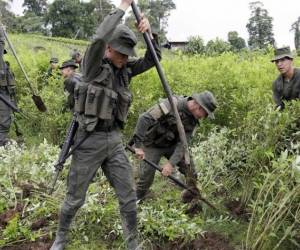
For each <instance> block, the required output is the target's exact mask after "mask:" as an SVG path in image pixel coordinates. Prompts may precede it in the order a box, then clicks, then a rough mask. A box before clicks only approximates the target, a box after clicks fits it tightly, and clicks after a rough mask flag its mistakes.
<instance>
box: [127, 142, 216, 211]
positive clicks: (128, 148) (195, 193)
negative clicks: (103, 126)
mask: <svg viewBox="0 0 300 250" xmlns="http://www.w3.org/2000/svg"><path fill="white" fill-rule="evenodd" d="M125 149H127V150H129V151H130V152H131V153H133V154H135V150H134V148H133V147H131V146H129V145H128V144H127V145H126V146H125ZM143 161H144V162H146V163H148V164H149V165H150V166H151V167H153V168H155V169H156V170H158V171H159V172H162V168H161V167H160V166H158V165H156V164H154V163H153V162H152V161H149V160H148V159H143ZM167 177H168V178H169V179H171V180H172V181H174V182H175V183H176V184H177V185H178V186H180V187H182V188H184V189H186V190H187V191H189V192H190V193H191V194H192V195H195V196H197V197H199V199H200V200H202V201H203V202H205V203H206V204H207V205H209V206H210V207H212V208H213V209H215V210H217V207H216V206H215V205H214V204H212V203H211V202H209V201H208V200H206V199H205V198H203V197H202V195H199V194H198V193H197V192H195V191H194V190H193V189H192V188H190V187H188V186H187V185H186V184H185V183H183V182H182V181H180V180H178V179H176V178H175V177H174V176H172V175H168V176H167Z"/></svg>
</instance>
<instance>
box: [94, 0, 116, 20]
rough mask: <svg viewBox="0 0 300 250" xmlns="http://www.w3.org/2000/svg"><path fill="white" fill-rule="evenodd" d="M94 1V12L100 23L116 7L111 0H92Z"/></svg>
mask: <svg viewBox="0 0 300 250" xmlns="http://www.w3.org/2000/svg"><path fill="white" fill-rule="evenodd" d="M91 2H92V3H94V6H95V9H94V13H95V16H96V19H97V21H98V22H99V23H102V22H103V20H104V18H105V17H106V16H107V15H108V14H109V13H110V12H111V11H112V10H113V9H114V7H115V6H114V5H113V4H112V3H111V1H110V0H91Z"/></svg>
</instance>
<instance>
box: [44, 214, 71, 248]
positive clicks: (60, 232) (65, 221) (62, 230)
mask: <svg viewBox="0 0 300 250" xmlns="http://www.w3.org/2000/svg"><path fill="white" fill-rule="evenodd" d="M73 217H74V215H66V214H64V213H63V212H61V214H60V216H59V223H58V228H57V233H56V239H55V241H54V243H53V245H52V247H51V248H50V250H63V249H64V248H65V245H66V244H67V239H68V233H69V230H70V226H71V223H72V219H73Z"/></svg>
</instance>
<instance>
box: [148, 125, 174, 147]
mask: <svg viewBox="0 0 300 250" xmlns="http://www.w3.org/2000/svg"><path fill="white" fill-rule="evenodd" d="M146 138H147V140H146V141H145V142H144V145H145V146H150V145H155V146H158V147H168V146H170V145H173V144H174V143H176V142H177V140H176V138H175V134H174V132H172V131H171V130H168V129H167V128H166V126H165V125H164V124H162V123H157V124H155V125H154V126H152V127H151V128H150V129H149V130H148V131H147V132H146Z"/></svg>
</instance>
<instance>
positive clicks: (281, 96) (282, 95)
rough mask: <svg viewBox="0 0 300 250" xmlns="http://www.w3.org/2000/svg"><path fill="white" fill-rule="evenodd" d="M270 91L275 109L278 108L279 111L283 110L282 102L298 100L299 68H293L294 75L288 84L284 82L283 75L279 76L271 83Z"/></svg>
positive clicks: (299, 91)
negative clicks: (271, 91) (271, 90)
mask: <svg viewBox="0 0 300 250" xmlns="http://www.w3.org/2000/svg"><path fill="white" fill-rule="evenodd" d="M272 89H273V100H274V102H275V103H276V108H277V107H280V110H283V109H284V103H283V101H291V100H296V99H299V94H300V68H294V75H293V77H292V79H291V80H290V82H285V81H284V76H283V74H280V75H279V76H278V77H277V78H276V79H275V81H274V82H273V85H272Z"/></svg>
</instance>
